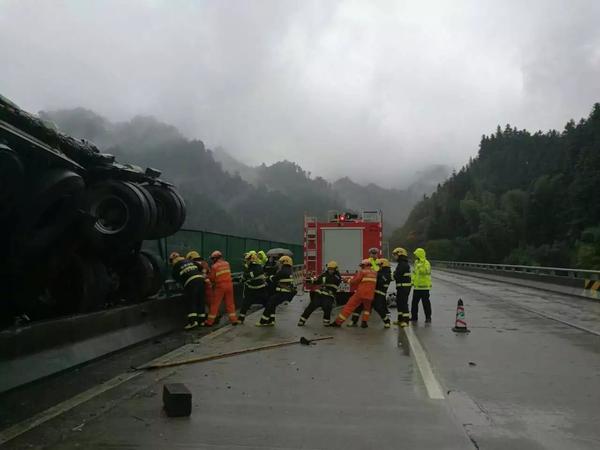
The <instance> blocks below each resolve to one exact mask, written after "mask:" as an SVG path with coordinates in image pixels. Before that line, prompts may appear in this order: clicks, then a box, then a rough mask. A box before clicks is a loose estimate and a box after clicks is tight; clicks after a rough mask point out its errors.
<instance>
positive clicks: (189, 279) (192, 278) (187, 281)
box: [183, 275, 204, 287]
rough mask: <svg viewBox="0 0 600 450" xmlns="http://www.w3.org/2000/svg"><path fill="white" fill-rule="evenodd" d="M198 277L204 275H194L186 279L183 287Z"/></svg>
mask: <svg viewBox="0 0 600 450" xmlns="http://www.w3.org/2000/svg"><path fill="white" fill-rule="evenodd" d="M198 278H204V277H203V276H202V275H192V276H191V277H189V278H188V279H187V280H185V283H183V287H186V286H187V285H188V284H189V282H190V281H192V280H196V279H198Z"/></svg>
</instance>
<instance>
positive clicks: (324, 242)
mask: <svg viewBox="0 0 600 450" xmlns="http://www.w3.org/2000/svg"><path fill="white" fill-rule="evenodd" d="M382 246H383V222H382V212H381V211H378V210H377V211H361V212H352V211H349V212H340V211H329V212H328V214H327V220H326V221H323V222H320V221H319V220H318V218H317V217H313V216H306V215H305V216H304V273H305V274H306V276H313V275H319V274H320V273H322V272H323V270H324V268H325V266H326V265H327V262H328V261H331V260H333V261H336V262H337V263H338V266H339V270H340V273H341V274H342V275H343V276H347V275H352V274H354V273H355V272H356V271H357V270H358V264H359V263H360V261H361V260H362V259H364V258H367V257H368V254H369V249H370V248H373V247H375V248H378V249H379V250H380V251H381V249H382Z"/></svg>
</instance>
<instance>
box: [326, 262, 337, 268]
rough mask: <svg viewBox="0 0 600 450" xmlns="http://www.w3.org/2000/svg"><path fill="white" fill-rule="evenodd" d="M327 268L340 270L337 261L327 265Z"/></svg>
mask: <svg viewBox="0 0 600 450" xmlns="http://www.w3.org/2000/svg"><path fill="white" fill-rule="evenodd" d="M327 268H328V269H334V270H336V269H337V268H338V263H337V262H335V261H329V262H328V263H327Z"/></svg>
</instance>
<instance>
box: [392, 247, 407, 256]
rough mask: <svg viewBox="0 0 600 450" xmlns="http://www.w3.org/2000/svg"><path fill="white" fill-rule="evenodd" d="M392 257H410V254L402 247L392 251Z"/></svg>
mask: <svg viewBox="0 0 600 450" xmlns="http://www.w3.org/2000/svg"><path fill="white" fill-rule="evenodd" d="M392 255H396V256H408V252H407V251H406V250H405V249H403V248H402V247H396V248H395V249H394V250H393V251H392Z"/></svg>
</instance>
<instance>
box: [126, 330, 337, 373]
mask: <svg viewBox="0 0 600 450" xmlns="http://www.w3.org/2000/svg"><path fill="white" fill-rule="evenodd" d="M326 339H333V336H324V337H317V338H314V339H310V340H309V339H306V338H305V337H301V338H300V340H294V341H287V342H280V343H277V344H269V345H261V346H259V347H250V348H245V349H243V350H236V351H234V352H229V353H217V354H216V355H209V356H198V357H194V358H187V359H182V360H176V361H168V362H164V363H156V364H148V365H143V366H140V367H137V370H152V369H162V368H165V367H174V366H181V365H183V364H192V363H199V362H207V361H214V360H215V359H221V358H228V357H230V356H237V355H243V354H245V353H252V352H258V351H261V350H269V349H272V348H279V347H285V346H288V345H296V344H301V345H314V344H315V341H323V340H326Z"/></svg>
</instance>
